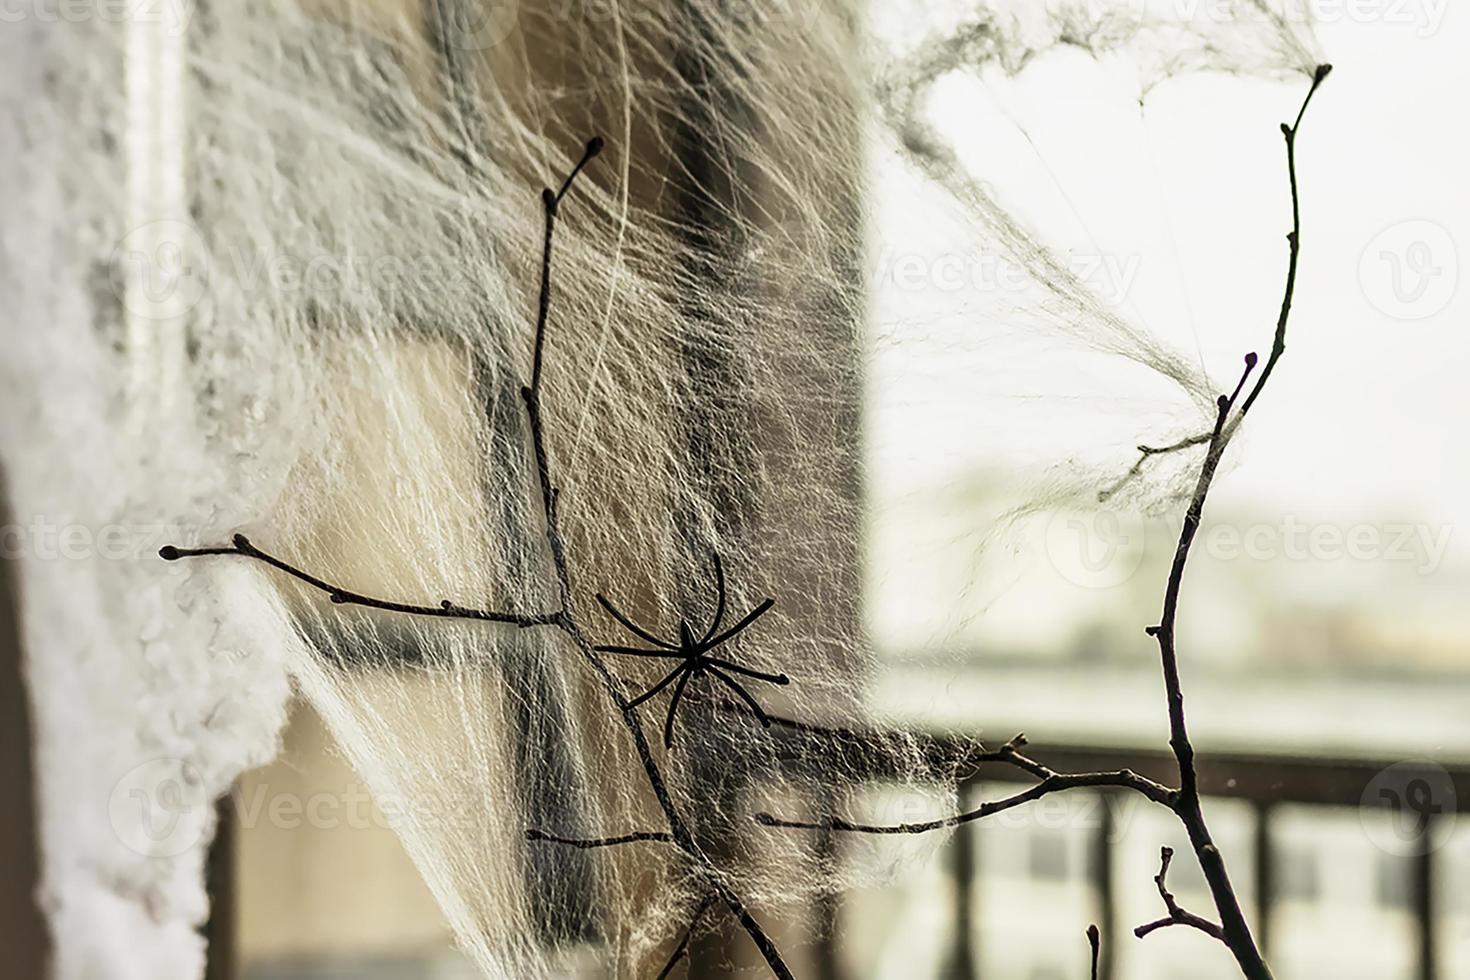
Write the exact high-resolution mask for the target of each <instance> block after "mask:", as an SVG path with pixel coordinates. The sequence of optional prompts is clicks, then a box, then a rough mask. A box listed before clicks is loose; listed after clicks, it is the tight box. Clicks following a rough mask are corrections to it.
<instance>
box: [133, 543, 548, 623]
mask: <svg viewBox="0 0 1470 980" xmlns="http://www.w3.org/2000/svg"><path fill="white" fill-rule="evenodd" d="M232 541H233V544H232V545H231V546H230V547H225V548H176V547H174V546H173V545H171V544H170V545H164V546H163V547H162V548H159V549H158V557H160V558H162V559H163V560H164V561H178V560H179V559H181V558H200V557H206V556H210V555H230V556H235V557H239V558H250V559H252V560H254V561H258V562H263V563H264V564H266V565H269V566H271V567H272V568H275V569H279V570H280V571H283V572H285V573H286V574H287V575H290V576H291V577H292V578H295V579H298V580H300V581H302V582H305V583H306V584H307V585H309V586H311V587H312V588H314V589H317V590H319V591H321V592H325V593H326V594H327V598H328V599H330V600H331V601H332V602H334V603H336V604H337V605H339V606H365V607H367V608H369V609H382V610H385V611H387V612H396V613H406V614H408V615H410V616H433V617H436V618H439V619H470V620H477V621H480V622H488V623H510V624H513V625H515V626H520V627H522V628H525V627H529V626H551V625H554V624H555V623H556V621H557V619H558V615H559V614H558V613H539V614H536V615H529V616H528V615H525V614H522V613H510V612H499V611H495V610H490V609H471V608H469V607H467V606H460V605H456V604H455V603H453V602H450V601H449V600H448V599H445V600H444V601H443V602H441V603H440V604H439V605H437V606H420V605H414V604H411V603H405V602H394V601H392V600H389V599H378V598H374V597H373V596H367V595H363V594H361V593H359V592H353V591H351V590H349V589H344V588H342V587H341V586H340V585H333V584H331V583H330V582H327V581H324V580H322V579H319V578H317V577H316V576H315V575H311V574H309V573H307V572H304V571H302V570H301V569H299V568H297V567H296V566H295V565H292V564H290V563H289V562H286V561H284V560H282V559H280V558H277V557H276V556H275V555H272V554H270V553H269V552H266V551H262V550H261V549H260V548H257V547H256V546H255V545H253V544H251V543H250V539H249V538H247V537H245V535H243V534H237V535H235V536H234V538H233V539H232Z"/></svg>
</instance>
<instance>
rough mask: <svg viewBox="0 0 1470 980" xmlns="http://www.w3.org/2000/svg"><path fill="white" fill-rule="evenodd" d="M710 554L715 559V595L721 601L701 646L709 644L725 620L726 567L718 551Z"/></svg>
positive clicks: (701, 641) (701, 639)
mask: <svg viewBox="0 0 1470 980" xmlns="http://www.w3.org/2000/svg"><path fill="white" fill-rule="evenodd" d="M710 554H711V555H713V556H714V559H715V593H716V595H718V596H719V601H718V603H717V604H716V606H715V618H714V621H713V622H711V623H710V624H709V629H707V630H705V633H704V636H703V637H701V638H700V640H699V642H700V643H701V644H704V643H708V642H709V638H710V637H712V636H714V635H715V630H717V629H719V628H720V623H721V622H722V621H723V620H724V618H725V598H726V596H725V567H724V566H723V565H721V564H720V553H719V552H718V551H711V552H710Z"/></svg>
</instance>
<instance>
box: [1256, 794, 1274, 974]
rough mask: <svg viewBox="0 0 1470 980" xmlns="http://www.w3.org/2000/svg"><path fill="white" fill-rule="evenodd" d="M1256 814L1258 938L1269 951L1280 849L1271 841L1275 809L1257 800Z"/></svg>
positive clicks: (1263, 950) (1263, 948)
mask: <svg viewBox="0 0 1470 980" xmlns="http://www.w3.org/2000/svg"><path fill="white" fill-rule="evenodd" d="M1255 813H1256V827H1255V835H1256V837H1255V853H1254V858H1255V872H1256V938H1257V939H1258V940H1259V941H1260V944H1261V951H1262V952H1263V953H1265V952H1269V951H1270V949H1271V910H1272V908H1273V907H1274V906H1275V904H1276V850H1275V847H1274V846H1273V844H1272V841H1271V817H1272V815H1273V813H1274V808H1273V807H1272V806H1271V804H1269V803H1257V804H1256V806H1255Z"/></svg>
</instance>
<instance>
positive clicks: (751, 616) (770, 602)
mask: <svg viewBox="0 0 1470 980" xmlns="http://www.w3.org/2000/svg"><path fill="white" fill-rule="evenodd" d="M775 604H776V600H775V599H767V600H765V601H764V602H762V603H761V604H760V605H758V606H756V607H755V608H754V609H752V610H751V611H750V612H748V613H746V614H745V618H744V619H742V620H741V621H740V622H738V623H736V624H735V625H734V626H731V627H730V628H729V629H727V630H725V632H723V633H721V634H720V635H719V636H717V637H715V638H714V639H713V640H709V641H707V642H705V643H701V644H700V646H702V647H703V648H704V649H706V650H712V649H714V648H715V647H717V646H719V645H720V644H721V643H724V642H725V641H726V640H728V639H729V638H730V637H732V636H734V635H735V634H736V633H739V632H740V631H741V630H743V629H745V627H747V626H749V625H750V624H751V623H753V622H755V621H756V620H757V619H760V618H761V617H762V616H764V615H765V614H766V610H768V609H770V608H771V607H772V606H774V605H775Z"/></svg>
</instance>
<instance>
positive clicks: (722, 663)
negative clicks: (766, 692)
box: [704, 657, 791, 687]
mask: <svg viewBox="0 0 1470 980" xmlns="http://www.w3.org/2000/svg"><path fill="white" fill-rule="evenodd" d="M704 662H705V663H707V664H713V665H714V666H716V667H723V668H724V669H725V670H728V671H730V672H731V673H735V674H742V675H744V676H746V677H751V678H754V679H755V680H758V681H765V682H766V683H767V684H780V685H781V686H782V687H785V686H786V685H787V684H790V683H791V678H789V677H787V676H786V675H785V674H767V673H764V672H762V671H759V670H751V669H750V668H749V667H742V666H740V665H739V664H735V663H731V662H730V661H728V660H721V659H720V658H719V657H705V658H704Z"/></svg>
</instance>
